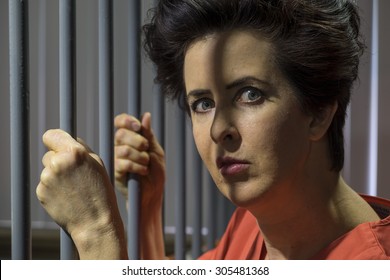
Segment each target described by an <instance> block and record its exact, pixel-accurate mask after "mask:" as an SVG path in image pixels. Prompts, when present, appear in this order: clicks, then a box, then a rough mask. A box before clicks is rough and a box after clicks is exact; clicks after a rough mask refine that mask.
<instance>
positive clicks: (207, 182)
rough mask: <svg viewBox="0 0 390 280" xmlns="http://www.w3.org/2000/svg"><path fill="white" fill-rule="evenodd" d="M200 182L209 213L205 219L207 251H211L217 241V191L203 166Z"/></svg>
mask: <svg viewBox="0 0 390 280" xmlns="http://www.w3.org/2000/svg"><path fill="white" fill-rule="evenodd" d="M202 180H203V185H204V186H205V188H206V192H207V201H206V203H207V209H208V211H209V215H208V217H207V221H206V224H207V229H208V234H207V244H206V245H207V249H213V248H214V247H215V241H216V239H217V229H216V215H215V214H216V212H217V211H216V201H217V200H216V199H217V190H216V186H215V184H214V181H213V179H212V178H211V176H210V173H209V172H208V170H207V168H206V167H205V166H203V170H202Z"/></svg>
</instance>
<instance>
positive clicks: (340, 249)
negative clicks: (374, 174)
mask: <svg viewBox="0 0 390 280" xmlns="http://www.w3.org/2000/svg"><path fill="white" fill-rule="evenodd" d="M362 197H363V198H364V199H365V200H366V201H367V202H368V203H369V204H370V206H371V207H372V208H373V209H374V210H375V211H376V212H377V214H378V215H379V217H380V218H381V220H379V221H376V222H368V223H363V224H360V225H358V226H357V227H355V228H354V229H352V230H351V231H349V232H347V233H346V234H344V235H343V236H341V237H339V238H338V239H336V240H335V241H333V242H332V243H331V244H330V245H329V246H327V247H326V248H325V249H324V250H323V251H321V253H320V254H319V255H318V256H316V258H318V259H349V260H353V259H360V260H369V259H372V260H390V201H389V200H387V199H383V198H379V197H373V196H367V195H362Z"/></svg>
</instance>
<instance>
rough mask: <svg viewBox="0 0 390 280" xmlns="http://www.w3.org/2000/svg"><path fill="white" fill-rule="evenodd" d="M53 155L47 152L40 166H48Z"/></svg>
mask: <svg viewBox="0 0 390 280" xmlns="http://www.w3.org/2000/svg"><path fill="white" fill-rule="evenodd" d="M54 155H55V152H53V151H48V152H47V153H46V154H44V155H43V157H42V164H43V166H45V167H47V166H49V165H50V161H51V158H52V157H53V156H54Z"/></svg>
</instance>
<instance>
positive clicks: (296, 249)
mask: <svg viewBox="0 0 390 280" xmlns="http://www.w3.org/2000/svg"><path fill="white" fill-rule="evenodd" d="M318 181H319V180H318V178H317V182H318ZM319 185H320V186H318V185H317V186H314V185H310V184H308V185H304V184H303V185H301V187H300V188H294V189H293V190H294V192H286V194H287V195H286V194H285V195H283V196H280V195H277V196H275V197H278V201H277V202H276V201H274V202H272V199H271V201H270V202H271V203H270V204H268V205H272V207H271V208H269V209H262V210H263V211H260V212H257V213H256V211H251V212H252V213H253V214H254V215H255V216H256V218H257V221H258V224H259V227H260V229H261V232H262V234H263V236H264V240H265V244H266V248H267V257H268V258H269V259H308V258H311V257H313V256H314V255H315V254H316V253H318V252H319V251H320V250H321V249H323V248H325V247H326V246H327V245H329V244H330V243H331V242H332V241H334V240H335V239H337V238H338V237H340V236H341V235H343V234H345V233H346V232H348V231H350V230H351V229H353V228H354V227H356V226H357V225H358V224H360V223H363V222H368V221H373V220H378V216H377V215H376V214H375V213H374V212H373V210H372V209H371V208H370V207H369V205H368V204H367V203H365V202H364V201H363V200H362V199H361V198H360V196H358V195H357V194H356V193H355V192H353V191H352V190H351V189H350V188H349V187H348V186H347V185H346V184H345V182H344V181H343V179H342V178H341V177H340V176H339V175H338V174H334V176H330V177H329V178H328V179H327V180H322V181H321V184H319ZM304 186H306V187H304ZM284 191H286V190H285V189H284ZM280 197H282V199H280ZM283 198H284V199H283ZM363 213H365V214H363ZM367 213H368V214H367Z"/></svg>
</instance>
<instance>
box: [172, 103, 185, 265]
mask: <svg viewBox="0 0 390 280" xmlns="http://www.w3.org/2000/svg"><path fill="white" fill-rule="evenodd" d="M174 123H175V127H176V128H177V129H176V135H175V139H174V141H175V147H176V148H175V155H174V165H175V169H174V170H175V175H174V176H175V180H174V187H175V194H174V195H175V199H174V201H175V227H176V231H175V259H176V260H183V259H185V244H186V232H185V227H186V224H185V217H186V208H185V205H186V203H185V198H186V192H185V191H186V190H185V183H186V180H185V171H186V168H185V115H184V111H183V110H181V109H178V112H177V117H176V119H175V121H174Z"/></svg>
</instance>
